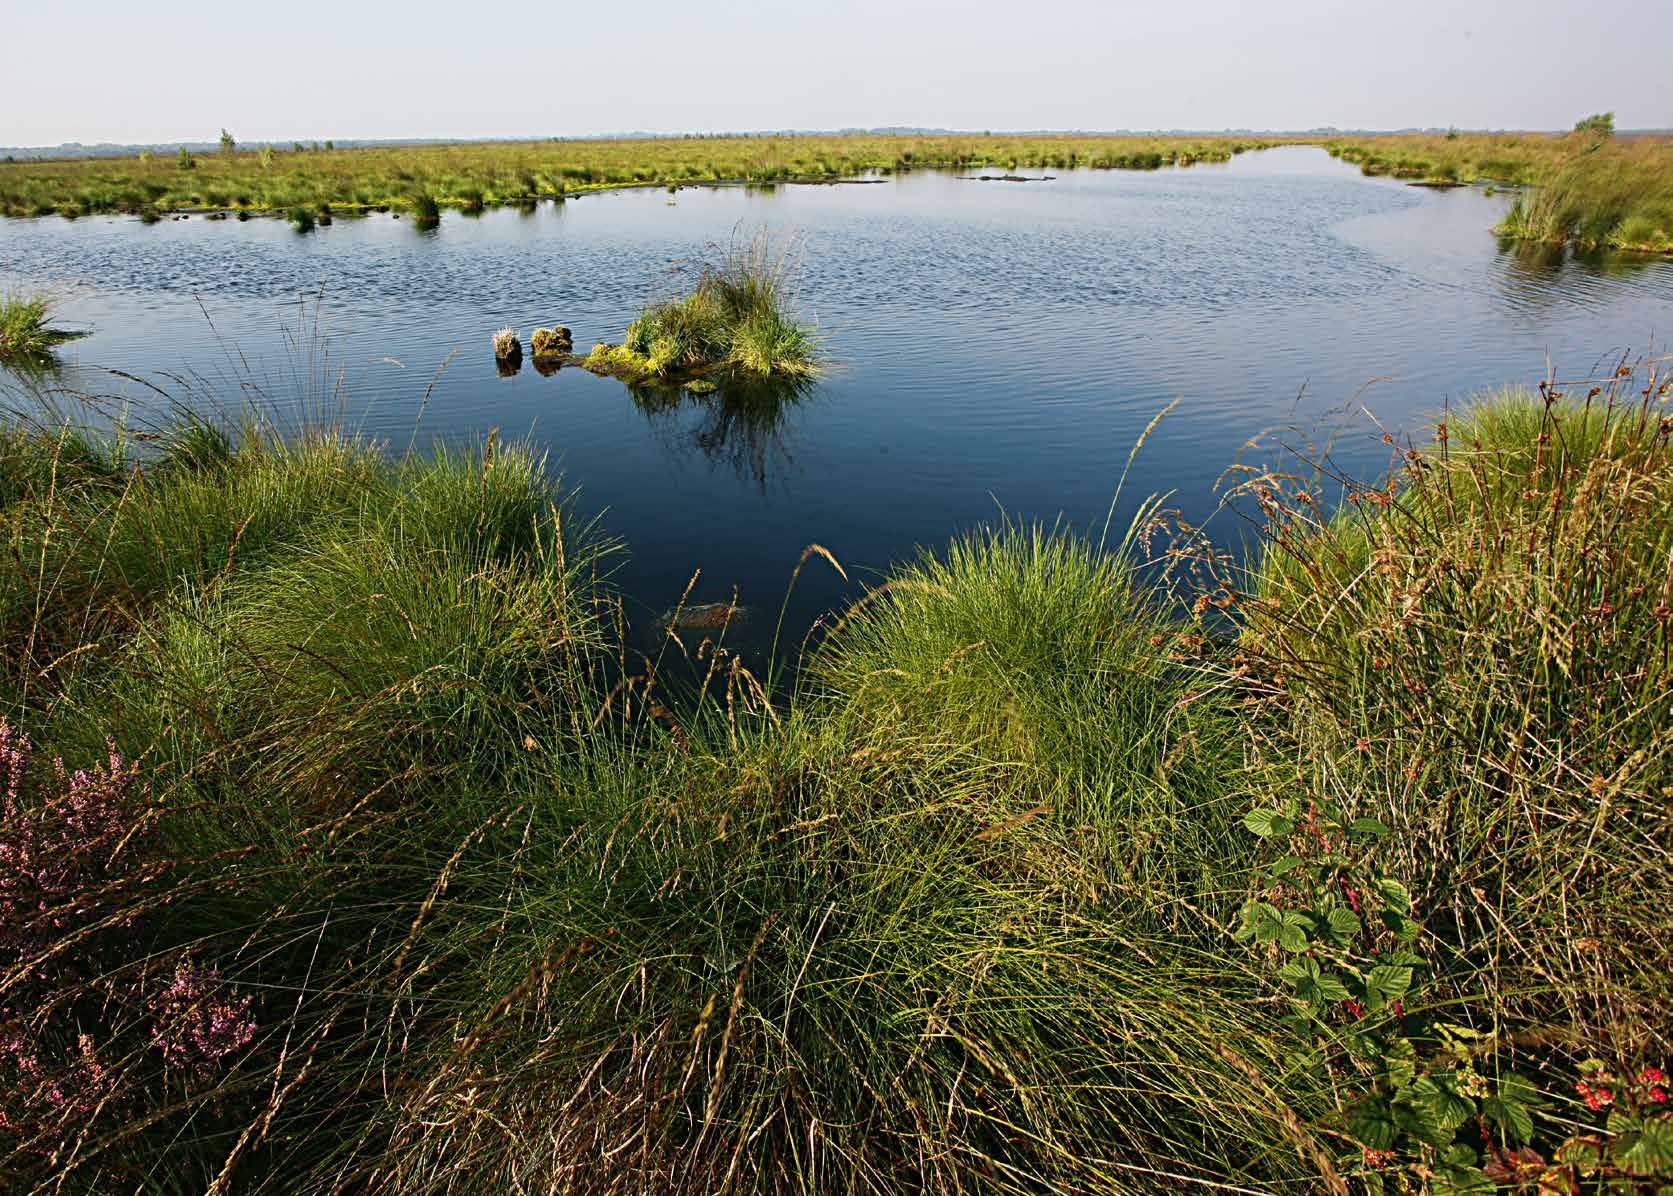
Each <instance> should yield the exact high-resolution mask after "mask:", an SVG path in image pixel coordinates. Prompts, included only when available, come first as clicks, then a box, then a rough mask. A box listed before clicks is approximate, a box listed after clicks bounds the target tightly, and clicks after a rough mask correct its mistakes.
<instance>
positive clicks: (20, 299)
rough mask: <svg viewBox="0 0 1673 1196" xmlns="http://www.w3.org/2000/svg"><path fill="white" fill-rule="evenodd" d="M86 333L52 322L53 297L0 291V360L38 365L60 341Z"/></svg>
mask: <svg viewBox="0 0 1673 1196" xmlns="http://www.w3.org/2000/svg"><path fill="white" fill-rule="evenodd" d="M85 335H87V334H86V333H84V332H76V331H72V330H71V329H67V328H59V327H57V326H56V325H54V324H53V322H52V299H51V298H50V297H49V296H46V295H39V294H36V295H24V294H18V293H11V292H8V293H7V294H5V295H0V364H9V365H39V364H43V363H47V362H50V361H51V360H52V351H53V350H54V349H56V348H57V347H58V346H59V345H62V344H65V343H66V342H68V341H73V340H76V339H77V338H79V337H82V336H85Z"/></svg>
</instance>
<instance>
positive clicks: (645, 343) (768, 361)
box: [582, 232, 819, 383]
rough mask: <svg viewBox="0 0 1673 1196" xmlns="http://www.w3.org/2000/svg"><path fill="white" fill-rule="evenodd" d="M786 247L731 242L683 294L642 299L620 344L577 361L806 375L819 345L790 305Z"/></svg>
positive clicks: (605, 367) (815, 367) (654, 372)
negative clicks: (649, 301) (644, 304)
mask: <svg viewBox="0 0 1673 1196" xmlns="http://www.w3.org/2000/svg"><path fill="white" fill-rule="evenodd" d="M791 257H792V250H789V249H775V248H774V247H773V244H772V242H771V240H770V239H769V237H768V236H767V234H766V233H764V232H763V233H761V234H759V235H757V236H756V237H755V238H754V239H753V240H752V241H750V242H748V243H734V244H733V245H732V247H731V248H730V249H729V250H727V251H726V253H725V254H724V256H723V257H722V258H721V260H720V261H719V262H717V263H714V264H709V265H704V266H701V267H699V270H698V274H697V279H696V282H695V283H694V284H693V285H692V287H691V289H690V290H689V291H688V292H687V293H686V294H684V295H681V296H679V297H676V298H670V299H664V300H661V301H659V302H656V303H652V304H650V305H649V306H647V307H646V308H645V309H644V310H643V311H641V312H640V313H639V316H638V318H637V319H635V320H634V321H633V323H631V324H630V325H628V328H627V336H626V338H625V340H624V341H623V343H622V344H619V345H610V344H598V345H594V346H593V349H592V352H591V353H590V354H588V355H587V357H586V358H585V360H584V361H583V362H582V364H583V365H584V366H586V368H588V369H590V370H592V371H594V372H596V373H600V374H610V375H614V376H617V377H620V378H622V379H624V380H626V381H628V382H630V383H631V382H641V381H649V380H656V381H667V382H685V381H690V380H691V379H693V378H700V377H702V376H703V375H705V374H712V373H716V372H720V373H724V374H728V375H732V376H742V377H745V378H753V379H757V380H762V379H771V378H779V379H794V378H811V377H813V376H815V375H816V374H817V373H818V372H819V350H818V344H817V342H816V340H815V338H814V335H813V333H812V331H811V330H810V329H808V328H807V327H805V326H803V325H802V324H800V323H798V322H797V320H796V318H795V317H794V315H792V313H791V312H790V302H791V296H790V276H791V269H790V265H791Z"/></svg>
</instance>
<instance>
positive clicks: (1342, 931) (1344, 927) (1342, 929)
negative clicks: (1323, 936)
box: [1325, 906, 1363, 943]
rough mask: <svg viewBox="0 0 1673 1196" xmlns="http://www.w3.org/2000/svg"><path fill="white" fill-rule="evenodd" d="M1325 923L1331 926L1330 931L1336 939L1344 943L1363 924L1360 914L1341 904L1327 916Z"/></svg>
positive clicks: (1358, 930)
mask: <svg viewBox="0 0 1673 1196" xmlns="http://www.w3.org/2000/svg"><path fill="white" fill-rule="evenodd" d="M1325 924H1326V925H1327V926H1329V927H1330V933H1331V934H1332V935H1334V936H1335V938H1336V940H1337V941H1338V942H1343V943H1345V942H1347V941H1348V940H1349V939H1351V938H1353V937H1354V935H1356V934H1358V933H1359V932H1360V930H1361V928H1362V926H1363V923H1361V922H1360V920H1359V915H1358V914H1356V913H1354V912H1353V910H1351V909H1344V908H1342V907H1341V906H1337V907H1336V908H1335V909H1333V910H1331V911H1330V913H1329V914H1327V915H1326V916H1325Z"/></svg>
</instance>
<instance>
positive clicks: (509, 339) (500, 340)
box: [494, 328, 523, 361]
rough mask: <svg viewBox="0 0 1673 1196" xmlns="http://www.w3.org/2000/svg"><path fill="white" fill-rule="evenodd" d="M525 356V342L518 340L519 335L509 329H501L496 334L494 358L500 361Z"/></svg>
mask: <svg viewBox="0 0 1673 1196" xmlns="http://www.w3.org/2000/svg"><path fill="white" fill-rule="evenodd" d="M522 355H523V342H522V341H520V340H518V339H517V334H516V333H515V332H513V331H512V330H511V329H509V328H501V329H500V330H499V331H498V332H496V333H494V356H495V357H497V358H499V359H500V360H502V361H503V360H505V359H506V358H509V357H521V356H522Z"/></svg>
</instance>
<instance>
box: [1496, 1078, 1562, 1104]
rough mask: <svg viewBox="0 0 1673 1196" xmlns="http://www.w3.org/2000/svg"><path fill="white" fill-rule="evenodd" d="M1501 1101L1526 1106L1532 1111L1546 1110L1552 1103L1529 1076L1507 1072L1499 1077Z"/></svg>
mask: <svg viewBox="0 0 1673 1196" xmlns="http://www.w3.org/2000/svg"><path fill="white" fill-rule="evenodd" d="M1498 1088H1499V1099H1500V1100H1505V1101H1511V1102H1514V1103H1515V1104H1518V1105H1525V1106H1526V1107H1528V1108H1530V1109H1540V1108H1544V1107H1545V1106H1546V1105H1548V1104H1550V1103H1551V1102H1550V1101H1548V1100H1546V1099H1545V1096H1544V1094H1543V1093H1541V1092H1540V1090H1539V1088H1538V1087H1536V1086H1535V1084H1534V1082H1533V1081H1532V1080H1530V1079H1528V1077H1527V1076H1523V1075H1518V1074H1517V1073H1516V1072H1513V1071H1507V1072H1505V1074H1504V1075H1502V1076H1500V1077H1499V1084H1498Z"/></svg>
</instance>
